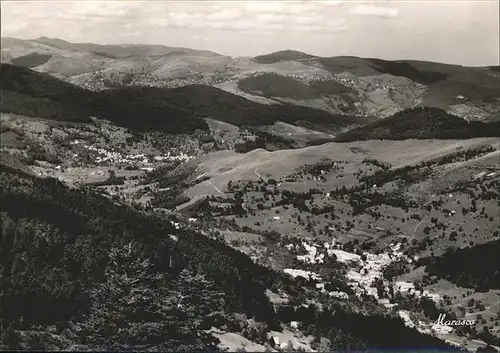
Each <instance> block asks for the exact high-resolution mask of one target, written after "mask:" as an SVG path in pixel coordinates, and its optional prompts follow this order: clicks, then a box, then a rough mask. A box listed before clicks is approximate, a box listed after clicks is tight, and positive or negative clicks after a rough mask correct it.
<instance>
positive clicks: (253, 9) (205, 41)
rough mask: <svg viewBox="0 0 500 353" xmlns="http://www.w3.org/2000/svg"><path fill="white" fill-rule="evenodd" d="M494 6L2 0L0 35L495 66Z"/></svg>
mask: <svg viewBox="0 0 500 353" xmlns="http://www.w3.org/2000/svg"><path fill="white" fill-rule="evenodd" d="M499 3H500V0H486V1H466V0H454V1H446V0H433V1H430V0H420V1H396V0H372V1H355V0H329V1H313V0H309V1H278V0H267V1H261V2H256V1H243V0H240V1H209V0H201V1H180V0H178V1H128V0H121V1H109V0H108V1H90V0H78V1H53V2H51V1H36V0H33V1H24V2H19V1H2V3H1V32H2V37H16V38H22V39H34V38H37V37H41V36H46V37H54V38H60V39H64V40H67V41H71V42H93V43H99V44H162V45H167V46H175V47H177V46H178V47H186V48H193V49H206V50H211V51H214V52H217V53H220V54H225V55H230V56H255V55H260V54H267V53H270V52H274V51H279V50H287V49H291V50H298V51H303V52H306V53H309V54H313V55H319V56H341V55H352V56H361V57H370V58H381V59H389V60H398V59H414V60H428V61H437V62H444V63H454V64H461V65H468V66H481V65H499V60H500V54H499V53H500V47H499V46H500V29H499V12H500V8H499V7H500V6H499Z"/></svg>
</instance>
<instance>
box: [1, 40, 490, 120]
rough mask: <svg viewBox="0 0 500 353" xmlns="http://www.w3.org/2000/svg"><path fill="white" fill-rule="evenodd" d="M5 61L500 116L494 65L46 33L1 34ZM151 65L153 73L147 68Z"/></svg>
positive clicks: (374, 111)
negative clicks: (102, 41)
mask: <svg viewBox="0 0 500 353" xmlns="http://www.w3.org/2000/svg"><path fill="white" fill-rule="evenodd" d="M2 61H3V62H11V63H14V64H16V63H17V64H19V65H23V66H27V67H30V68H33V69H35V70H37V71H41V72H47V73H50V74H52V75H55V76H57V77H60V78H63V79H64V80H66V81H68V82H71V83H74V84H76V85H79V86H82V87H85V88H87V89H90V90H102V89H105V88H106V87H107V86H106V84H104V85H103V82H102V77H103V75H104V76H105V77H107V82H109V83H110V84H123V82H122V79H121V78H120V76H123V75H125V76H127V75H128V76H130V77H133V78H134V80H132V81H133V82H129V83H126V85H149V86H151V85H152V86H156V87H169V88H174V87H180V86H188V85H191V84H203V85H209V86H215V87H218V88H221V89H223V90H226V91H228V92H230V93H233V94H238V95H241V96H243V97H245V98H249V99H250V100H256V101H259V102H262V101H263V100H262V98H263V97H266V99H268V100H269V101H270V102H274V103H276V104H281V103H283V102H284V103H287V104H294V105H300V106H307V107H310V108H315V109H320V110H325V111H328V112H330V113H334V114H346V115H351V116H353V115H363V116H376V117H381V118H385V117H387V116H391V115H392V114H394V113H396V112H397V111H400V110H404V109H407V108H411V107H414V106H430V107H436V108H441V109H443V110H445V111H447V112H448V113H452V114H455V115H457V116H459V117H462V118H467V119H469V120H481V121H491V120H497V119H499V115H498V104H499V100H498V95H497V93H496V92H498V89H500V86H499V79H498V78H499V73H498V70H496V69H495V67H464V66H459V65H449V64H443V63H433V62H425V61H414V60H396V61H388V60H382V59H374V58H359V57H350V56H341V57H319V56H315V55H310V54H307V53H302V52H298V51H293V50H286V51H280V52H275V53H270V54H265V55H260V56H256V57H254V58H231V57H228V56H223V55H219V54H216V53H212V52H208V51H203V50H194V49H187V48H174V47H166V46H161V45H97V44H92V43H69V42H67V41H63V40H60V39H55V38H43V37H42V38H38V39H34V40H20V39H15V38H3V40H2ZM145 65H146V67H147V75H144V76H141V75H142V74H141V72H142V73H144V67H145ZM97 72H99V73H100V74H96V73H97ZM110 77H111V78H112V79H110ZM113 77H114V78H113ZM113 80H114V81H117V82H115V83H112V81H113ZM318 81H320V83H318ZM344 87H346V88H344ZM297 92H300V93H297Z"/></svg>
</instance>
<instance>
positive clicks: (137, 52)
mask: <svg viewBox="0 0 500 353" xmlns="http://www.w3.org/2000/svg"><path fill="white" fill-rule="evenodd" d="M34 41H36V42H38V43H42V44H45V45H49V46H52V47H55V48H59V49H64V50H74V51H87V52H93V53H99V54H100V55H102V56H108V57H111V58H124V57H129V56H154V55H166V54H170V53H172V52H176V51H183V52H186V53H190V54H198V55H201V54H203V55H213V56H216V55H219V54H217V53H214V52H210V51H208V50H195V49H188V48H178V47H168V46H164V45H146V44H144V45H142V44H119V45H118V44H117V45H101V44H94V43H70V42H67V41H65V40H62V39H58V38H48V37H40V38H36V39H34Z"/></svg>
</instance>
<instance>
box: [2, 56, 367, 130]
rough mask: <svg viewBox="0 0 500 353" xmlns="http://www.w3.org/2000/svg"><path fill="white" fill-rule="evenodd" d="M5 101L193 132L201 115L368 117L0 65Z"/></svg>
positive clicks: (337, 125)
mask: <svg viewBox="0 0 500 353" xmlns="http://www.w3.org/2000/svg"><path fill="white" fill-rule="evenodd" d="M1 84H2V90H3V95H4V96H5V97H6V102H4V104H2V111H3V112H9V113H15V114H21V115H27V116H33V117H40V118H45V119H55V120H66V121H82V122H86V121H88V118H89V117H90V116H95V117H100V118H102V119H107V120H110V121H112V122H114V123H115V124H117V125H121V126H124V127H127V128H131V129H133V130H138V131H151V130H153V131H166V132H189V131H194V130H195V129H205V130H206V129H208V126H207V124H206V122H205V120H204V119H203V118H205V117H213V118H214V119H217V120H221V121H225V122H228V123H231V124H234V125H238V126H241V125H272V124H273V123H274V122H276V121H278V120H281V121H284V122H288V123H297V122H301V121H304V122H307V123H310V124H314V125H318V126H321V127H324V128H326V129H330V130H338V129H342V128H347V127H349V126H353V125H362V124H365V123H367V122H369V121H370V119H369V118H365V117H357V116H347V115H334V114H330V113H328V112H326V111H323V110H318V109H313V108H308V107H301V106H294V105H285V104H283V105H281V104H276V105H272V106H270V105H265V104H259V103H256V102H253V101H250V100H247V99H245V98H242V97H240V96H237V95H234V94H231V93H228V92H226V91H223V90H220V89H217V88H214V87H211V86H206V85H189V86H184V87H180V88H175V89H168V88H155V87H142V86H141V87H124V88H119V89H114V90H107V91H102V92H91V91H87V90H85V89H83V88H80V87H77V86H74V85H71V84H69V83H67V82H65V81H63V80H60V79H57V78H55V77H53V76H50V75H47V74H43V73H39V72H36V71H33V70H30V69H27V68H22V67H17V66H14V65H10V64H2V66H1Z"/></svg>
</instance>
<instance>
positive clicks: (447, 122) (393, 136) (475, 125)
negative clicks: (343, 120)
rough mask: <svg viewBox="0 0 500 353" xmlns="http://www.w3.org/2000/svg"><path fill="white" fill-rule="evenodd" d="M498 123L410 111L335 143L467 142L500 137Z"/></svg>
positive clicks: (426, 110)
mask: <svg viewBox="0 0 500 353" xmlns="http://www.w3.org/2000/svg"><path fill="white" fill-rule="evenodd" d="M499 132H500V123H499V122H496V123H489V124H488V123H482V122H467V121H466V120H464V119H462V118H459V117H457V116H454V115H451V114H448V113H446V112H445V111H444V110H442V109H438V108H411V109H406V110H403V111H401V112H398V113H396V114H394V115H393V116H391V117H388V118H386V119H382V120H379V121H377V122H375V123H372V124H369V125H366V126H363V127H359V128H355V129H352V130H350V131H348V132H346V133H344V134H342V135H339V136H337V137H336V138H335V141H337V142H350V141H361V140H405V139H467V138H474V137H496V136H499Z"/></svg>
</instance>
